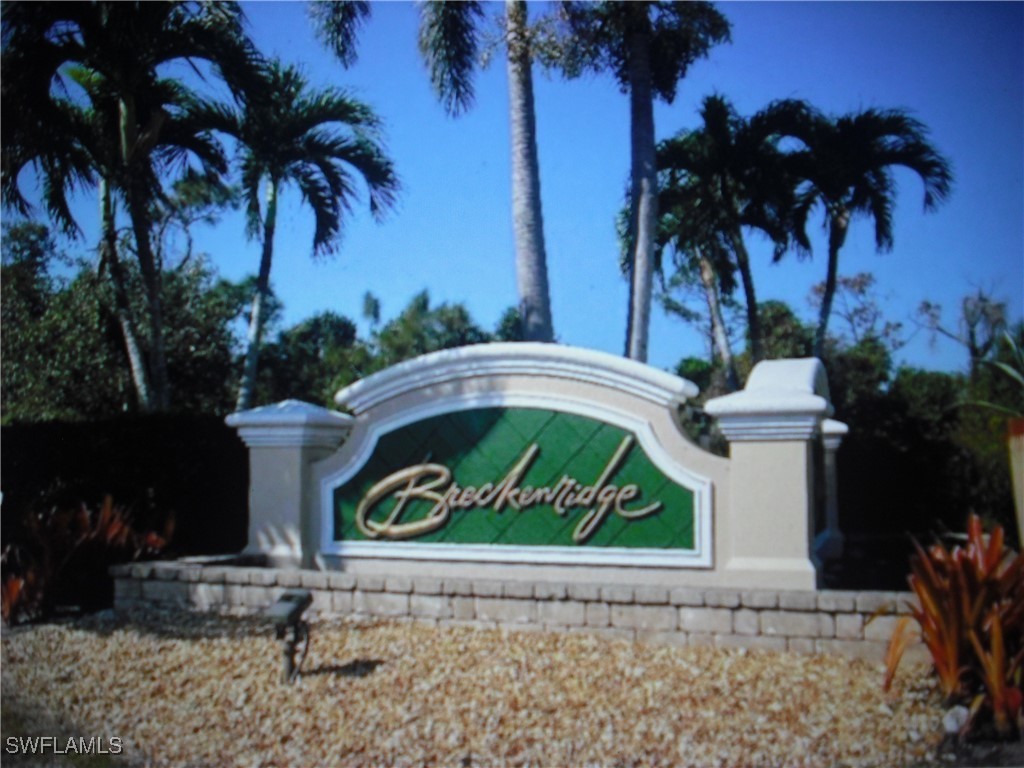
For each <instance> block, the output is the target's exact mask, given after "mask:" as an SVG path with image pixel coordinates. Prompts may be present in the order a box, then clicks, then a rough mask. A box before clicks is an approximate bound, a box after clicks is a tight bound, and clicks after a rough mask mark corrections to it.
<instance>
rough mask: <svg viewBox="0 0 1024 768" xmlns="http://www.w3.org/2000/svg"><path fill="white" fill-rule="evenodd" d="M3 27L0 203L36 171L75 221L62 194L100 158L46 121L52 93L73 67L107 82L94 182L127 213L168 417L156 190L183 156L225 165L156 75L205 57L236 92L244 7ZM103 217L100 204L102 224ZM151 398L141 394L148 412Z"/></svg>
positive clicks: (153, 5)
mask: <svg viewBox="0 0 1024 768" xmlns="http://www.w3.org/2000/svg"><path fill="white" fill-rule="evenodd" d="M3 22H4V27H3V39H4V69H5V78H4V95H3V101H4V104H5V105H7V106H8V110H7V114H8V115H9V116H11V122H12V123H13V124H14V126H15V127H14V129H13V131H12V134H13V136H14V137H15V138H16V140H17V141H18V142H19V143H20V146H19V147H17V148H16V149H15V151H12V152H11V153H8V152H7V151H6V148H5V152H4V168H3V175H4V178H3V188H4V202H5V204H7V205H9V206H13V207H15V208H17V209H21V210H24V209H25V206H26V204H25V201H24V199H23V198H22V196H21V195H20V192H18V187H17V184H18V175H19V173H20V171H21V169H22V168H23V167H24V166H25V165H26V164H29V163H34V164H36V165H37V166H38V167H40V168H41V169H42V171H43V173H44V178H45V181H44V184H46V185H48V186H49V190H47V192H46V197H47V207H48V209H49V210H50V212H51V214H52V215H55V217H56V219H57V220H58V221H59V222H60V223H62V224H63V225H64V226H65V228H68V222H70V221H71V216H70V212H69V210H68V209H67V207H66V201H65V202H61V201H62V198H63V191H62V190H64V189H66V188H67V187H68V186H69V185H71V186H73V185H74V184H75V183H78V182H82V181H89V180H91V178H92V177H91V172H92V169H91V167H90V163H91V162H92V161H93V160H95V159H96V158H95V157H90V155H89V151H88V149H87V148H85V147H81V148H78V147H76V146H75V140H76V136H78V135H80V134H79V133H76V131H80V130H81V126H79V125H76V124H75V123H74V121H73V120H70V121H69V120H61V119H57V120H55V122H53V123H52V124H51V120H54V118H55V117H57V116H59V115H60V113H61V112H62V111H63V110H62V108H61V106H60V105H59V104H58V103H57V100H56V99H54V97H53V96H52V91H53V86H54V83H56V82H59V81H60V79H61V71H62V70H63V69H64V68H65V67H67V66H68V65H73V66H78V67H80V68H81V69H82V70H84V71H88V72H90V73H92V74H91V77H93V78H94V84H97V85H98V84H102V87H103V89H104V91H105V93H106V94H107V95H108V96H109V100H108V105H109V109H110V110H111V111H109V112H107V113H106V114H104V116H103V121H104V129H105V130H106V131H107V132H108V133H107V135H106V140H108V141H113V142H114V145H115V146H116V153H115V154H114V155H113V163H112V164H111V165H109V166H108V167H107V168H105V169H104V172H103V173H101V176H102V178H103V179H104V180H105V182H104V183H105V185H106V189H107V190H111V189H113V190H116V191H117V193H118V194H119V196H120V197H121V198H122V199H123V201H124V203H125V207H126V209H127V211H128V215H129V219H130V222H131V227H132V231H133V237H134V240H135V252H136V256H137V258H138V260H139V268H140V272H141V274H142V277H143V283H144V285H145V293H146V306H147V310H148V315H149V331H150V333H149V336H150V338H149V366H148V373H149V379H150V384H151V387H152V395H151V404H152V406H153V407H154V408H156V409H166V408H167V407H168V406H169V405H170V385H169V382H168V380H167V362H166V354H165V350H164V331H163V307H162V300H161V290H160V284H161V274H160V268H159V264H158V263H157V259H156V257H155V256H154V252H153V247H152V242H151V235H152V233H151V230H152V218H151V211H152V207H153V204H154V201H155V200H157V199H158V198H159V196H160V194H161V182H160V177H161V171H162V170H164V169H166V168H167V167H169V166H173V165H180V164H181V163H182V161H183V160H185V159H186V158H187V157H188V156H190V155H191V156H196V157H199V158H200V160H201V161H202V162H203V163H204V164H205V165H206V166H207V167H208V169H212V170H221V169H223V168H224V166H225V161H224V158H223V156H222V154H221V152H220V148H219V146H218V145H216V144H215V143H214V142H212V141H211V140H210V138H209V136H208V135H207V134H205V133H204V132H203V131H201V130H199V128H198V126H197V125H196V124H195V123H194V122H193V121H192V120H191V118H190V115H189V114H188V109H187V108H185V106H184V105H185V104H186V103H187V102H189V101H190V100H191V95H190V94H189V93H188V92H187V91H186V90H185V89H184V88H183V87H181V86H180V84H178V83H176V82H174V81H171V80H166V79H162V78H161V77H160V76H158V74H157V69H158V67H160V66H161V65H164V64H167V63H169V62H173V61H192V60H196V59H200V60H205V61H208V62H210V63H212V64H214V65H215V67H216V68H217V69H218V70H219V71H220V74H221V76H222V77H223V78H224V79H225V80H226V81H227V82H228V83H229V84H231V85H232V86H233V87H237V84H238V83H239V82H241V81H243V80H244V78H245V77H246V75H247V73H249V72H251V67H252V62H253V59H254V58H255V54H254V51H253V49H252V47H251V45H250V44H249V43H248V40H247V39H246V38H245V36H244V34H243V32H242V26H241V24H242V15H241V10H240V8H239V6H238V4H237V3H229V2H224V3H216V4H214V3H171V2H149V3H112V2H95V3H45V4H43V3H28V2H26V3H20V2H9V3H6V4H5V7H4V16H3ZM87 90H88V89H87ZM93 95H95V94H93ZM5 125H6V123H5ZM110 134H112V135H110ZM51 193H52V194H51ZM103 197H104V194H101V198H103ZM104 205H105V204H104ZM106 213H107V212H106V209H105V208H104V218H105V219H106ZM70 228H71V229H74V226H71V227H70ZM105 241H106V238H105ZM108 253H109V249H108ZM146 397H147V396H145V395H143V393H141V392H140V399H142V400H143V407H145V400H146Z"/></svg>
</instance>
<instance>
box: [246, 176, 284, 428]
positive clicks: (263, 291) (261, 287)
mask: <svg viewBox="0 0 1024 768" xmlns="http://www.w3.org/2000/svg"><path fill="white" fill-rule="evenodd" d="M277 186H278V182H277V179H274V178H271V179H270V180H269V181H268V182H267V213H266V215H265V216H264V217H263V253H262V255H261V256H260V272H259V275H258V276H257V278H256V294H255V295H254V296H253V298H252V313H251V314H250V316H249V337H248V340H247V346H246V350H245V364H244V367H243V369H242V381H241V384H240V385H239V387H238V400H237V402H236V403H235V410H236V411H244V410H246V409H248V408H250V407H251V406H252V396H253V392H254V391H255V389H256V370H257V368H258V366H259V359H260V344H261V343H262V341H263V323H264V317H263V315H264V313H265V311H266V300H267V295H268V294H269V293H270V265H271V263H272V262H273V259H274V228H275V227H276V226H277Z"/></svg>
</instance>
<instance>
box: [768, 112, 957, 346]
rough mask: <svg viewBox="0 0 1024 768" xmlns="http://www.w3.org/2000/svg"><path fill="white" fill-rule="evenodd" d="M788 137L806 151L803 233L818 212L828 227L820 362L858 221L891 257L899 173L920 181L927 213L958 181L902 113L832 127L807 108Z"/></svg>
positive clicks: (798, 162) (796, 157) (817, 338)
mask: <svg viewBox="0 0 1024 768" xmlns="http://www.w3.org/2000/svg"><path fill="white" fill-rule="evenodd" d="M787 133H789V134H790V135H792V136H794V137H796V138H797V139H799V140H800V141H801V142H803V144H804V148H803V149H801V150H799V151H796V152H794V153H793V154H792V157H791V163H792V168H793V169H794V172H795V173H796V174H797V175H798V176H799V177H800V178H801V179H802V180H803V181H802V184H801V188H800V204H799V207H798V209H797V215H798V225H799V226H800V228H801V229H802V228H804V227H805V226H806V221H807V217H808V216H809V214H810V212H811V210H812V209H813V208H815V207H816V206H818V205H820V206H821V207H822V208H823V209H824V213H825V221H826V224H827V226H828V268H827V272H826V277H825V286H824V290H823V292H822V296H821V310H820V314H819V318H818V325H817V329H816V330H815V334H814V354H815V355H817V356H818V357H820V356H821V355H822V353H823V351H824V346H825V336H826V332H827V330H828V320H829V316H830V315H831V313H832V300H833V298H834V296H835V292H836V278H837V275H838V269H839V251H840V249H842V247H843V244H844V243H845V242H846V235H847V232H848V231H849V227H850V223H851V221H852V220H853V218H854V217H856V216H868V217H870V218H872V219H873V220H874V222H875V245H876V247H877V248H878V250H879V251H883V252H884V251H889V250H891V249H892V246H893V231H892V212H893V205H894V203H895V194H896V182H895V179H894V178H893V168H894V167H896V166H902V167H904V168H907V169H909V170H911V171H913V172H914V173H916V174H917V175H918V176H919V177H920V178H921V181H922V182H923V183H924V210H925V211H926V212H927V211H932V210H935V208H936V207H937V206H938V204H939V203H941V202H942V201H944V200H945V199H946V198H947V197H948V196H949V194H950V191H951V189H952V184H953V174H952V171H951V169H950V164H949V161H948V160H946V158H944V157H943V156H942V155H941V154H939V152H938V151H937V150H936V149H935V148H934V147H933V146H932V145H931V144H930V143H929V141H928V129H927V128H926V127H925V125H924V124H923V123H921V122H920V121H918V120H916V119H914V118H912V117H910V116H909V115H908V114H907V113H906V112H904V111H902V110H897V109H889V110H880V109H868V110H864V111H862V112H857V113H853V114H849V115H844V116H842V117H839V118H838V119H832V118H829V117H827V116H825V115H822V114H821V113H819V112H817V111H816V110H813V109H811V108H810V107H807V106H806V105H804V106H803V109H802V113H801V114H799V115H798V119H795V120H793V121H791V123H790V125H789V127H788V129H787Z"/></svg>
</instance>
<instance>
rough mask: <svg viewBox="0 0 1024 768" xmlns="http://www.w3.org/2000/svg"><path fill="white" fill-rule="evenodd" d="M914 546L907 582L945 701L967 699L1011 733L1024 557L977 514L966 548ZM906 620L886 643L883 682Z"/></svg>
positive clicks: (1017, 692) (899, 651)
mask: <svg viewBox="0 0 1024 768" xmlns="http://www.w3.org/2000/svg"><path fill="white" fill-rule="evenodd" d="M914 547H915V549H916V553H915V555H914V556H913V558H912V559H911V575H910V579H909V581H910V587H911V589H912V590H913V591H914V594H915V595H916V597H917V601H918V603H919V604H918V605H911V610H912V612H913V618H914V620H916V621H917V624H918V627H919V629H920V633H921V640H922V642H923V643H924V644H925V646H926V647H927V648H928V651H929V653H930V654H931V657H932V663H933V665H934V667H935V672H936V674H937V675H938V678H939V687H940V689H941V691H942V694H943V696H944V697H945V699H946V701H947V703H948V704H953V703H957V702H962V703H966V704H968V705H969V706H970V709H971V712H972V713H973V714H977V713H978V712H980V711H982V710H985V711H988V712H990V713H991V716H992V723H993V725H994V726H995V728H996V731H997V733H998V734H999V735H1000V736H1002V737H1007V736H1010V735H1012V734H1013V733H1014V732H1015V731H1016V730H1018V729H1019V719H1020V715H1021V689H1020V683H1021V679H1020V678H1021V664H1022V660H1024V556H1021V555H1020V554H1018V553H1016V552H1014V551H1013V550H1011V549H1009V548H1008V547H1006V544H1005V533H1004V531H1003V529H1002V527H1001V526H998V525H997V526H995V528H994V529H993V530H992V533H991V534H989V535H988V536H986V535H985V533H984V531H983V528H982V524H981V519H980V518H978V517H977V516H976V515H971V517H970V519H969V520H968V524H967V541H966V545H965V546H960V545H957V546H954V547H953V549H952V550H950V549H947V548H946V547H945V546H943V545H942V544H933V545H932V546H930V547H928V549H927V550H926V549H924V548H923V547H921V546H920V545H919V544H918V543H917V542H914ZM908 622H909V619H905V620H903V621H902V622H900V624H899V625H898V626H897V629H896V631H895V632H894V634H893V637H892V640H891V641H890V646H889V652H888V654H887V656H886V663H887V667H888V670H887V675H886V681H885V687H886V688H888V687H889V685H890V684H891V682H892V677H893V675H894V674H895V670H896V667H897V666H898V664H899V662H900V658H901V657H902V655H903V651H904V650H905V649H906V647H907V646H908V645H909V644H910V639H911V638H910V635H909V633H908ZM972 723H973V718H972Z"/></svg>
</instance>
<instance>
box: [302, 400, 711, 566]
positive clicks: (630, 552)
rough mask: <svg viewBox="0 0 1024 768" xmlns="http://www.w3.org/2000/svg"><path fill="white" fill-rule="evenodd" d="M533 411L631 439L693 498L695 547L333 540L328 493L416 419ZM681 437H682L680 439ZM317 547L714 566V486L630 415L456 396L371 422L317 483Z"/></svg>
mask: <svg viewBox="0 0 1024 768" xmlns="http://www.w3.org/2000/svg"><path fill="white" fill-rule="evenodd" d="M494 407H507V408H538V409H544V410H549V411H558V412H561V413H571V414H575V415H578V416H584V417H587V418H590V419H594V420H595V421H599V422H605V423H607V424H612V425H614V426H616V427H619V428H621V429H625V430H627V431H629V432H632V433H633V434H634V435H636V438H637V440H638V442H639V443H640V446H641V447H642V448H643V450H644V452H645V453H646V454H647V457H648V458H649V459H650V460H651V462H652V463H653V464H654V465H655V466H656V467H657V468H658V469H659V470H661V472H662V473H663V474H664V475H666V476H667V477H668V478H669V479H671V480H673V481H674V482H676V483H677V484H679V485H681V486H682V487H684V488H686V489H687V490H689V491H691V492H692V493H693V514H694V520H693V525H694V531H693V537H694V544H695V548H694V549H692V550H686V549H657V548H625V547H607V548H604V549H598V548H593V549H586V548H575V547H520V546H513V545H501V544H487V545H471V544H414V543H408V542H406V543H403V542H378V541H365V542H363V541H360V542H346V541H335V540H334V539H333V537H332V535H331V534H332V532H333V529H334V509H333V500H334V491H335V490H336V489H338V488H340V487H341V486H343V485H344V484H345V483H347V482H348V481H349V480H350V479H351V478H352V477H354V476H355V475H356V474H357V473H358V472H359V470H360V469H362V468H363V466H364V465H365V464H366V462H367V461H369V459H370V456H371V455H372V454H373V451H374V449H375V448H376V446H377V442H378V440H379V439H380V438H381V437H382V436H383V435H385V434H387V433H389V432H393V431H394V430H396V429H400V428H402V427H404V426H407V425H409V424H413V423H415V422H417V421H422V420H424V419H428V418H430V417H432V416H438V415H440V414H443V413H454V412H458V411H468V410H473V409H476V408H494ZM680 439H681V438H680ZM320 509H321V520H320V531H321V542H320V549H321V553H322V554H324V555H335V556H341V557H375V558H402V559H424V560H473V561H481V562H501V563H523V562H526V563H547V564H567V565H576V564H579V565H632V566H651V565H656V566H673V567H685V568H710V567H712V564H713V563H712V536H711V534H712V531H711V512H712V483H711V481H710V480H709V479H707V478H705V477H702V476H700V475H697V474H695V473H693V472H691V471H689V470H687V469H685V468H684V467H681V466H679V464H677V463H676V461H674V460H673V459H672V457H671V456H670V455H669V453H668V452H667V451H666V450H665V449H664V448H663V447H662V445H661V443H660V442H659V441H658V439H657V437H656V436H655V434H654V430H652V429H651V427H650V425H649V424H648V423H647V422H646V421H644V420H642V419H638V418H637V417H635V416H634V415H632V414H630V413H627V412H624V411H619V410H617V409H613V408H609V407H607V406H600V407H599V406H597V405H592V404H590V403H585V402H580V401H578V400H571V399H568V398H564V397H556V396H552V395H545V394H537V393H526V392H488V393H481V394H479V395H471V396H468V397H467V396H465V395H458V396H452V397H448V398H442V399H439V400H433V401H430V402H426V403H424V404H423V405H421V406H419V407H415V408H411V409H409V410H406V411H402V412H401V413H397V414H395V415H393V416H391V417H390V418H388V419H382V420H378V421H375V422H374V423H373V424H372V425H371V426H370V428H369V430H368V431H367V433H366V435H365V437H364V438H363V440H362V442H361V443H360V444H359V446H358V447H357V449H356V451H355V453H354V455H353V456H352V458H351V459H350V460H349V462H348V463H347V465H346V467H345V468H344V469H342V470H340V471H338V472H334V473H332V474H330V475H327V476H325V477H324V478H323V480H321V482H320Z"/></svg>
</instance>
